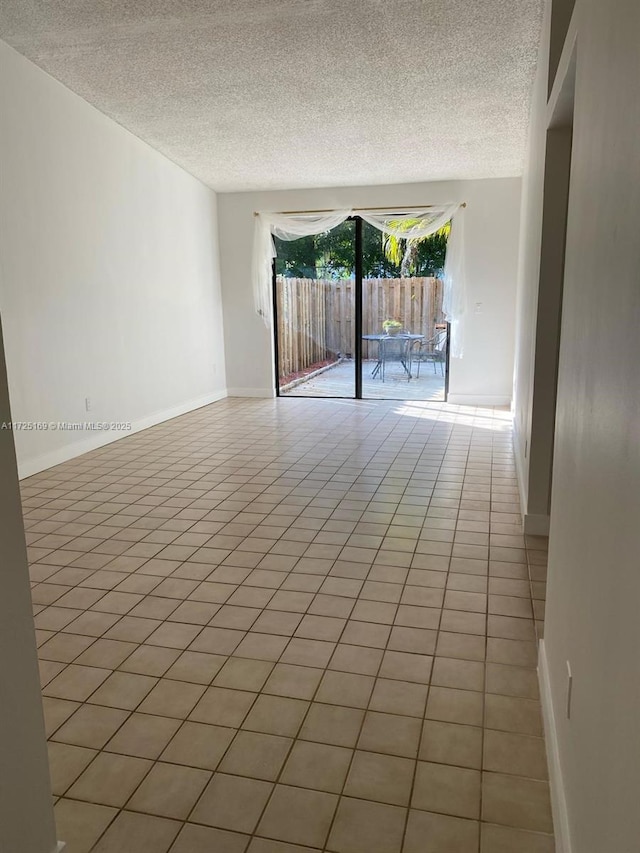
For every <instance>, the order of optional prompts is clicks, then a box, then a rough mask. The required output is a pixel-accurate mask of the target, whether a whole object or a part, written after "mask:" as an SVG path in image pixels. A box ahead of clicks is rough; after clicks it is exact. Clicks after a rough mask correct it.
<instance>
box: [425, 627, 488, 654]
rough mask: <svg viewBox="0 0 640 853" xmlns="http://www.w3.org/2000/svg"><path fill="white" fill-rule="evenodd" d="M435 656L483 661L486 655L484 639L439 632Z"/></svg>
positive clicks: (470, 635)
mask: <svg viewBox="0 0 640 853" xmlns="http://www.w3.org/2000/svg"><path fill="white" fill-rule="evenodd" d="M436 655H437V656H441V657H447V658H457V659H459V660H475V661H483V660H484V659H485V655H486V639H485V637H478V636H474V635H473V634H452V633H448V632H447V631H440V632H439V634H438V643H437V646H436Z"/></svg>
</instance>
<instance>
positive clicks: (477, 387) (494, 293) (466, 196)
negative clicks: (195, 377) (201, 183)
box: [218, 178, 520, 404]
mask: <svg viewBox="0 0 640 853" xmlns="http://www.w3.org/2000/svg"><path fill="white" fill-rule="evenodd" d="M456 201H466V202H467V208H466V211H465V220H466V221H465V237H466V266H467V280H468V283H467V288H468V302H469V307H468V311H467V318H466V322H465V330H466V345H465V354H464V357H463V358H462V359H452V362H451V372H450V386H449V390H450V399H451V401H452V402H461V403H462V402H479V403H481V402H484V403H487V404H492V403H494V404H506V403H508V402H509V401H510V400H511V392H512V381H513V349H514V317H515V294H516V275H517V256H518V233H519V232H518V228H519V209H520V179H519V178H504V179H492V180H482V181H451V182H438V183H431V184H428V183H427V184H399V185H388V186H377V187H339V188H333V189H314V190H292V191H286V192H260V193H249V192H247V193H228V194H220V195H219V196H218V205H219V211H220V246H221V250H220V253H221V270H222V292H223V303H224V318H225V341H226V353H227V386H228V388H229V393H230V394H234V395H256V396H269V395H272V394H273V393H274V391H273V389H274V375H273V374H274V369H273V339H272V334H271V331H270V330H267V329H266V328H265V326H264V324H263V322H262V320H261V319H260V318H259V317H258V316H257V315H256V313H255V310H254V307H253V298H252V290H251V245H252V238H253V227H254V217H253V211H255V210H307V209H325V208H345V207H366V206H371V207H377V206H383V205H398V206H399V207H401V206H411V205H412V204H414V205H415V204H438V203H442V202H456ZM476 302H481V303H482V313H481V314H476V313H474V306H475V303H476Z"/></svg>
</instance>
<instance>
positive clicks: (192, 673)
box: [142, 646, 226, 685]
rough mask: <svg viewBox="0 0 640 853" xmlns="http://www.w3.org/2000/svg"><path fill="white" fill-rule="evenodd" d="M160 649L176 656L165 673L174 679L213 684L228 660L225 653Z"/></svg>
mask: <svg viewBox="0 0 640 853" xmlns="http://www.w3.org/2000/svg"><path fill="white" fill-rule="evenodd" d="M142 648H145V647H144V646H143V647H142ZM149 648H152V647H149ZM158 651H162V652H169V651H170V652H171V653H172V655H175V656H176V658H174V660H173V663H172V664H171V666H170V667H169V668H168V669H167V670H166V671H165V673H164V675H165V676H166V677H167V678H169V679H172V680H174V681H190V682H193V683H194V684H206V685H209V684H211V681H212V680H213V679H214V678H215V676H216V674H217V673H218V672H219V670H220V668H221V667H222V666H223V664H224V662H225V661H226V657H224V655H210V654H206V653H205V652H189V651H186V652H182V653H180V652H177V651H176V650H175V649H158ZM178 655H179V656H178Z"/></svg>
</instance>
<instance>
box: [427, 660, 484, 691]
mask: <svg viewBox="0 0 640 853" xmlns="http://www.w3.org/2000/svg"><path fill="white" fill-rule="evenodd" d="M431 683H432V684H434V685H435V686H437V687H455V688H457V689H460V690H482V689H483V687H484V664H483V663H480V662H479V661H470V660H458V659H455V658H446V657H436V658H434V661H433V672H432V674H431Z"/></svg>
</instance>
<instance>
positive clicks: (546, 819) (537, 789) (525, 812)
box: [482, 773, 553, 833]
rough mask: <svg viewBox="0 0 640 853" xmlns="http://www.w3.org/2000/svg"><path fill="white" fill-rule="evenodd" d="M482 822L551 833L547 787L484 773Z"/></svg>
mask: <svg viewBox="0 0 640 853" xmlns="http://www.w3.org/2000/svg"><path fill="white" fill-rule="evenodd" d="M482 819H483V820H484V821H486V822H487V823H498V824H502V825H504V826H512V827H515V828H517V829H531V830H535V831H537V832H547V833H551V832H553V822H552V819H551V805H550V800H549V785H548V784H547V783H546V782H541V781H538V780H535V779H522V778H520V777H518V776H507V775H503V774H500V773H484V774H483V779H482Z"/></svg>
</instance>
